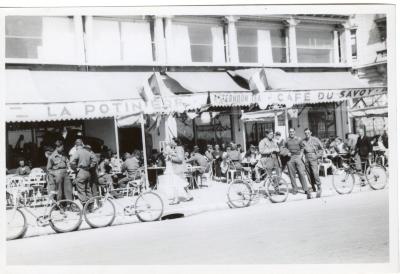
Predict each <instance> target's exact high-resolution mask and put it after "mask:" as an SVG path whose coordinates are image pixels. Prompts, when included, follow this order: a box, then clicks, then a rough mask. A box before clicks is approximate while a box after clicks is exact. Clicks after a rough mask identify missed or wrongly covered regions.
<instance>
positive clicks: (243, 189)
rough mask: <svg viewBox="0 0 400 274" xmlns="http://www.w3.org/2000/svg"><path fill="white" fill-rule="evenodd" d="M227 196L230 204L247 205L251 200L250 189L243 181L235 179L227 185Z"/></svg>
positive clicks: (239, 206)
mask: <svg viewBox="0 0 400 274" xmlns="http://www.w3.org/2000/svg"><path fill="white" fill-rule="evenodd" d="M227 196H228V201H229V203H230V204H231V205H232V206H234V207H236V208H241V207H247V206H249V205H250V202H251V197H252V189H251V187H250V185H249V184H248V183H246V182H245V181H242V180H235V181H233V182H232V183H231V184H230V185H229V188H228V193H227Z"/></svg>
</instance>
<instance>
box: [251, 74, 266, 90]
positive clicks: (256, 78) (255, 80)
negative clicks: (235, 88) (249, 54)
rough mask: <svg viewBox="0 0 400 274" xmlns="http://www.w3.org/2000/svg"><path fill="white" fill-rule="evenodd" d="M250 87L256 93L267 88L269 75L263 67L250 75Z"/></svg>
mask: <svg viewBox="0 0 400 274" xmlns="http://www.w3.org/2000/svg"><path fill="white" fill-rule="evenodd" d="M249 87H250V90H251V91H253V92H254V93H259V92H264V91H265V90H266V89H267V76H266V75H265V72H264V70H263V69H260V70H259V71H257V72H256V73H254V74H253V75H252V76H251V77H250V79H249Z"/></svg>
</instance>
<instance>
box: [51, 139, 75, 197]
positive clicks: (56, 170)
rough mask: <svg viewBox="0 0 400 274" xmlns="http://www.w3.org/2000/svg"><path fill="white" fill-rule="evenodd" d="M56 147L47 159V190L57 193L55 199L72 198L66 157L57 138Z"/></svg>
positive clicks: (62, 146)
mask: <svg viewBox="0 0 400 274" xmlns="http://www.w3.org/2000/svg"><path fill="white" fill-rule="evenodd" d="M55 145H56V149H55V150H54V152H53V153H52V154H51V155H50V156H49V158H48V160H47V171H48V174H49V177H50V178H49V180H48V184H49V185H48V190H49V192H50V194H52V193H54V194H55V192H56V193H57V200H58V201H59V200H62V199H68V200H72V183H71V179H70V178H69V175H68V172H67V168H68V158H67V157H66V156H65V155H64V153H63V152H64V145H63V143H62V142H61V141H60V140H58V141H56V143H55Z"/></svg>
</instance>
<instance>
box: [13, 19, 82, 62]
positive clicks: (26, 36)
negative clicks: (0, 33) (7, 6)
mask: <svg viewBox="0 0 400 274" xmlns="http://www.w3.org/2000/svg"><path fill="white" fill-rule="evenodd" d="M6 58H16V59H21V60H23V59H29V60H38V61H41V62H46V61H50V62H63V63H70V62H71V60H76V58H77V46H76V41H75V28H74V21H73V17H66V16H65V17H63V16H59V17H41V16H6Z"/></svg>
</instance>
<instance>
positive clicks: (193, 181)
mask: <svg viewBox="0 0 400 274" xmlns="http://www.w3.org/2000/svg"><path fill="white" fill-rule="evenodd" d="M185 178H186V180H188V181H189V188H190V189H194V188H195V186H197V180H196V178H195V176H193V166H192V165H191V164H187V165H186V171H185Z"/></svg>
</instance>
